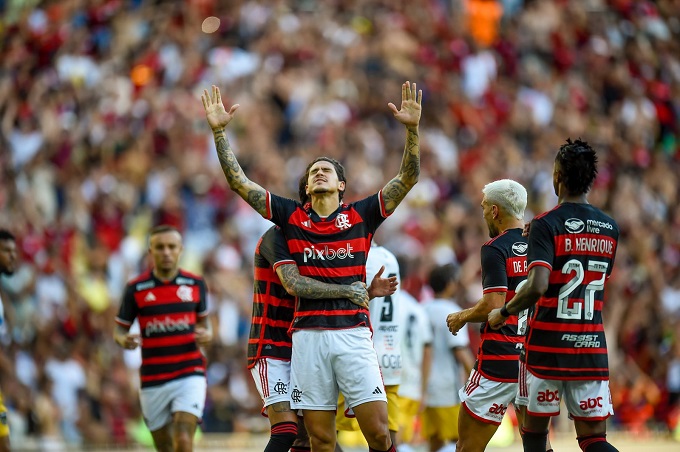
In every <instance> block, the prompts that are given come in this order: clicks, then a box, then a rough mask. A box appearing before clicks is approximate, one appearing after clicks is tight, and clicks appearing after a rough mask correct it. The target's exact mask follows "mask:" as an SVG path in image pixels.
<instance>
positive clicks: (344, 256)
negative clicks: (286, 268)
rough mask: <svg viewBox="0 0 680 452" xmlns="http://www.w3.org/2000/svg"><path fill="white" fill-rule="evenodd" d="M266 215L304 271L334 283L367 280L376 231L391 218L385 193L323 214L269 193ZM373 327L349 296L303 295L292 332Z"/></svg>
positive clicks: (318, 278) (297, 308)
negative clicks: (387, 209) (278, 229)
mask: <svg viewBox="0 0 680 452" xmlns="http://www.w3.org/2000/svg"><path fill="white" fill-rule="evenodd" d="M267 201H268V213H267V218H268V219H270V220H272V221H273V222H274V223H276V224H277V225H279V226H280V227H281V229H282V230H283V233H284V235H285V236H286V240H287V242H288V250H289V251H290V254H291V256H293V259H294V260H295V262H296V263H297V266H298V268H299V270H300V274H301V275H303V276H308V277H310V278H314V279H317V280H319V281H322V282H326V283H331V284H352V283H353V282H355V281H362V282H366V258H367V256H368V251H369V250H370V248H371V240H372V239H373V235H374V233H375V231H376V229H377V228H378V226H380V224H382V222H383V221H384V220H385V218H387V216H388V215H387V212H386V211H385V207H384V205H383V198H382V193H381V192H379V193H376V194H374V195H372V196H369V197H367V198H364V199H362V200H360V201H357V202H353V203H351V204H341V205H340V206H339V207H338V209H337V210H336V211H335V212H333V213H332V214H331V215H329V216H328V217H327V218H321V217H319V215H318V214H317V213H316V212H314V210H312V207H311V204H309V203H307V204H305V205H302V204H300V203H299V202H297V201H293V200H292V199H286V198H282V197H280V196H276V195H274V194H271V193H270V194H269V196H268V198H267ZM360 325H365V326H368V327H370V320H369V315H368V310H367V309H365V308H362V307H359V306H357V305H355V304H353V303H352V302H350V301H349V300H348V299H346V298H329V299H324V300H308V299H305V298H300V299H299V300H298V304H297V306H296V309H295V318H294V319H293V323H292V325H291V331H295V330H297V329H306V328H320V329H337V328H352V327H355V326H360Z"/></svg>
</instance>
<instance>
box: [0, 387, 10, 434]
mask: <svg viewBox="0 0 680 452" xmlns="http://www.w3.org/2000/svg"><path fill="white" fill-rule="evenodd" d="M5 436H9V423H8V422H7V408H6V407H5V402H4V400H2V393H0V438H4V437H5Z"/></svg>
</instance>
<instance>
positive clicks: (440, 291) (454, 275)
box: [423, 264, 474, 452]
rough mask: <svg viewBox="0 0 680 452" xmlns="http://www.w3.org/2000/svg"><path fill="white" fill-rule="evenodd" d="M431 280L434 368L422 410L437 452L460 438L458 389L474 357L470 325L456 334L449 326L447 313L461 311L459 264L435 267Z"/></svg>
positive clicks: (425, 428) (429, 307) (426, 433)
mask: <svg viewBox="0 0 680 452" xmlns="http://www.w3.org/2000/svg"><path fill="white" fill-rule="evenodd" d="M429 282H430V287H431V288H432V290H433V291H434V299H433V300H430V301H427V302H426V303H424V307H425V311H426V312H427V315H428V318H429V319H430V324H431V325H432V331H433V342H432V368H431V371H430V377H429V379H428V384H427V394H426V400H425V411H424V413H423V436H424V437H425V438H426V439H427V440H428V442H429V444H430V451H432V452H434V451H438V450H439V449H441V448H442V447H443V446H444V445H445V444H446V443H448V442H455V441H457V440H458V410H459V408H460V398H459V397H458V390H459V389H460V388H461V387H462V386H463V382H465V381H466V380H467V378H468V376H469V375H470V371H471V370H472V366H473V365H474V356H473V355H472V352H471V351H470V339H469V336H468V332H467V326H464V327H463V328H462V329H461V330H460V332H459V333H458V335H457V336H454V335H452V334H451V333H450V332H449V329H448V326H447V325H446V316H447V315H449V314H450V313H451V312H458V311H460V310H461V308H460V307H459V306H458V304H456V302H455V301H453V298H454V296H455V295H456V292H457V290H458V269H457V267H456V266H455V265H454V264H446V265H441V266H438V267H435V268H434V269H433V270H432V272H431V273H430V281H429ZM463 330H464V331H463ZM461 368H462V369H463V370H464V372H465V375H462V371H461Z"/></svg>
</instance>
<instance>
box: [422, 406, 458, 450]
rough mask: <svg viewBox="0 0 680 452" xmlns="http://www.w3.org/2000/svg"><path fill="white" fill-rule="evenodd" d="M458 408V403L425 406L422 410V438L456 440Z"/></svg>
mask: <svg viewBox="0 0 680 452" xmlns="http://www.w3.org/2000/svg"><path fill="white" fill-rule="evenodd" d="M459 410H460V405H456V406H446V407H427V408H425V411H424V412H423V438H426V439H429V438H439V439H441V440H443V441H457V440H458V411H459Z"/></svg>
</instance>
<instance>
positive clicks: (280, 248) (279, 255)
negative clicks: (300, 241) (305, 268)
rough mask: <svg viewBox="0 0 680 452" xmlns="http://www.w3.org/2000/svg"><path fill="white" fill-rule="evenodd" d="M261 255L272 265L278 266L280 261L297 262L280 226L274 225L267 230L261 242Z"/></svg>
mask: <svg viewBox="0 0 680 452" xmlns="http://www.w3.org/2000/svg"><path fill="white" fill-rule="evenodd" d="M260 255H261V256H262V257H264V258H265V260H266V261H267V262H269V264H270V265H271V266H272V267H276V266H277V264H279V263H291V264H293V263H295V260H294V259H293V256H292V255H291V254H290V251H289V250H288V243H287V242H286V237H285V236H284V235H283V231H282V230H281V229H280V228H279V227H273V228H271V229H269V230H268V231H267V232H265V234H264V237H262V242H260Z"/></svg>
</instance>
